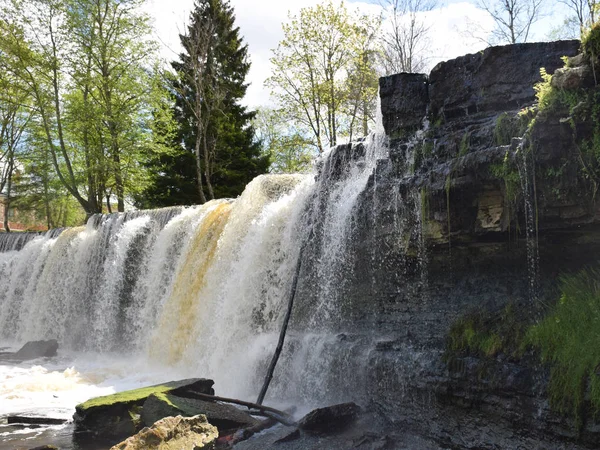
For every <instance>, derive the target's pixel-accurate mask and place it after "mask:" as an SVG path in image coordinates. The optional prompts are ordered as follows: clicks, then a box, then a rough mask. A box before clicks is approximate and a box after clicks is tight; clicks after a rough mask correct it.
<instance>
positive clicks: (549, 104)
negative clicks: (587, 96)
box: [533, 67, 582, 113]
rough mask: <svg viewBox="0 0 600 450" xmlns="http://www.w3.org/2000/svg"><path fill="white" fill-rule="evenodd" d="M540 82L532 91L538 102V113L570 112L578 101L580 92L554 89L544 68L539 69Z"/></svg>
mask: <svg viewBox="0 0 600 450" xmlns="http://www.w3.org/2000/svg"><path fill="white" fill-rule="evenodd" d="M540 75H541V76H542V81H541V82H539V83H537V84H536V85H535V86H534V87H533V89H534V90H535V96H536V98H537V100H538V110H539V112H540V113H547V112H552V111H557V110H563V109H565V110H571V109H572V108H574V107H575V106H577V104H578V103H579V101H580V98H581V95H582V92H581V91H579V90H575V91H573V90H566V89H556V88H554V87H552V84H551V80H552V75H550V74H549V73H548V72H546V69H545V68H543V67H542V68H541V69H540Z"/></svg>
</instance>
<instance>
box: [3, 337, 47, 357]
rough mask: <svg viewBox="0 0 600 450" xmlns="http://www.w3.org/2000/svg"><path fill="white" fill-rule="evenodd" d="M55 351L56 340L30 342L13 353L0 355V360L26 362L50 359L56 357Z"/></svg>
mask: <svg viewBox="0 0 600 450" xmlns="http://www.w3.org/2000/svg"><path fill="white" fill-rule="evenodd" d="M57 350H58V342H57V341H56V339H50V340H47V341H30V342H27V343H26V344H25V345H24V346H23V347H21V348H20V349H19V350H18V351H16V352H14V353H13V352H2V353H0V360H2V359H4V360H11V361H28V360H30V359H36V358H51V357H53V356H56V351H57Z"/></svg>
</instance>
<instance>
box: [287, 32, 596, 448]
mask: <svg viewBox="0 0 600 450" xmlns="http://www.w3.org/2000/svg"><path fill="white" fill-rule="evenodd" d="M579 47H580V44H579V42H578V41H560V42H552V43H537V44H518V45H513V46H504V47H492V48H488V49H486V50H485V51H483V52H480V53H478V54H473V55H466V56H463V57H460V58H457V59H455V60H452V61H447V62H444V63H441V64H439V65H437V66H436V67H435V68H434V69H433V71H432V72H431V73H430V74H429V75H424V74H406V73H403V74H397V75H393V76H390V77H386V78H382V79H381V80H380V95H381V105H382V114H383V123H384V126H385V131H386V134H387V136H388V139H389V149H390V152H389V158H381V159H380V160H379V161H378V163H377V165H376V167H375V170H374V173H373V175H372V176H371V178H370V179H369V183H368V186H367V189H366V190H365V191H364V192H363V193H362V195H361V198H360V205H361V206H360V207H359V208H358V212H357V213H356V217H355V219H354V220H355V222H354V224H355V226H353V227H352V230H351V232H352V234H353V239H352V242H354V244H353V246H354V248H352V249H349V250H348V252H347V258H346V264H345V266H344V267H345V268H344V270H345V271H346V275H347V276H346V277H345V279H346V280H348V279H349V280H351V281H346V282H344V283H340V284H339V285H338V286H336V288H337V289H338V291H339V294H338V296H339V297H340V298H341V299H343V301H342V302H341V305H342V306H341V307H340V310H339V311H337V313H338V317H340V318H341V319H340V320H339V322H338V323H337V326H338V329H339V333H340V334H339V335H338V337H337V341H336V343H335V344H334V345H336V346H337V347H338V348H342V349H345V350H343V351H342V352H341V353H342V354H343V355H345V356H344V357H340V358H339V361H338V362H337V363H336V364H334V365H333V366H332V367H331V370H330V373H329V374H328V375H327V376H326V377H324V378H323V379H322V383H323V384H322V389H323V392H324V395H325V394H326V393H327V392H328V391H329V390H330V388H331V387H332V386H337V387H338V388H339V386H340V385H342V386H346V388H347V392H352V394H353V396H359V395H360V396H361V397H362V401H363V403H365V404H368V408H369V410H370V411H376V412H377V413H378V414H381V415H382V416H383V417H384V418H385V419H386V420H387V421H388V422H387V423H388V424H393V427H394V428H395V429H396V430H397V429H403V430H406V431H410V432H414V433H417V434H418V435H420V436H425V437H427V438H428V439H432V440H433V441H435V442H437V444H438V445H440V446H442V447H445V448H447V447H451V448H486V449H487V448H490V449H491V448H531V449H533V448H554V449H559V448H570V449H572V448H595V447H596V446H597V442H598V439H600V425H599V424H598V422H596V421H595V420H594V418H593V416H592V414H584V415H583V417H579V418H574V417H573V416H572V415H569V414H566V413H564V412H562V413H559V412H557V410H556V408H553V407H551V405H550V402H549V395H548V380H549V368H548V367H547V366H545V365H542V364H541V363H540V358H539V354H537V353H536V352H535V350H532V349H525V348H520V349H519V348H517V347H519V344H518V342H517V341H518V338H519V336H521V335H522V334H523V333H524V332H525V331H524V330H525V329H526V327H528V326H530V325H531V324H533V323H535V322H536V321H537V320H539V319H540V318H541V317H543V315H544V314H545V313H546V311H547V309H548V307H549V306H551V305H552V304H554V303H555V302H556V301H557V298H558V293H557V280H558V275H561V274H564V273H570V272H574V271H577V270H579V269H581V268H583V267H586V266H588V265H590V264H592V263H594V262H595V261H596V259H597V258H596V256H595V255H596V252H597V251H599V250H600V239H598V237H600V234H599V232H600V226H599V223H598V208H597V204H596V201H595V196H596V190H597V187H596V183H595V181H594V176H592V175H590V173H592V171H591V170H590V167H589V165H590V164H589V163H588V164H587V165H586V160H585V155H584V156H582V150H581V149H582V148H583V147H582V145H583V144H582V143H583V142H590V140H592V138H593V136H592V134H593V132H592V129H593V128H594V123H595V122H594V121H595V115H594V114H593V113H592V112H591V110H593V109H594V108H595V104H594V103H593V102H594V101H595V100H592V103H591V104H590V102H589V101H588V102H587V103H586V102H581V101H577V99H576V98H575V97H576V96H575V95H571V93H574V92H579V93H581V92H583V91H585V90H586V89H587V90H589V91H592V90H594V89H595V88H594V86H595V83H594V79H593V77H592V72H593V68H594V66H593V64H594V61H593V60H590V58H589V57H585V55H580V56H578V57H576V55H577V54H578V53H579ZM565 57H568V60H566V59H565ZM565 61H567V67H566V68H562V67H563V65H564V63H565ZM540 68H545V71H543V72H542V73H541V72H540ZM555 72H556V73H557V75H556V76H555V77H554V81H552V82H550V75H551V74H553V73H555ZM543 81H545V82H546V83H545V84H540V85H538V87H537V88H535V89H534V86H535V85H536V83H541V82H543ZM550 83H552V89H554V91H553V92H552V95H555V96H557V98H558V96H564V98H565V99H567V100H568V101H566V100H565V101H562V103H561V101H559V100H556V101H555V100H552V102H550V100H551V99H550V95H547V96H546V97H545V98H544V100H543V101H542V100H540V104H539V105H538V99H541V98H542V96H543V95H544V94H547V92H543V91H544V89H550V87H549V86H550ZM536 93H537V97H536ZM560 98H561V99H562V98H563V97H560ZM589 98H591V97H589ZM594 98H595V97H594ZM563 100H564V99H563ZM569 102H570V103H569ZM542 103H543V105H542ZM550 103H552V104H551V105H550ZM586 108H587V112H586V113H581V114H579V115H578V116H576V114H577V110H578V109H580V110H586ZM333 151H334V152H335V154H334V157H332V158H330V159H329V166H328V167H326V168H322V170H321V175H320V176H321V177H327V178H328V179H329V181H330V182H331V181H334V182H335V180H336V177H342V176H343V173H344V167H345V165H347V162H348V161H349V160H352V159H354V160H356V159H360V158H362V157H364V152H365V145H364V144H350V145H345V146H339V147H338V148H336V149H334V150H333ZM586 167H587V168H586ZM311 245H312V246H318V245H319V243H318V242H314V241H312V242H311V243H309V247H310V246H311ZM310 254H311V252H310V251H307V252H306V254H305V258H304V259H305V261H304V262H305V264H304V265H303V267H304V268H303V275H302V280H303V281H304V283H302V282H301V283H300V286H301V287H300V290H301V291H302V292H301V296H302V297H303V299H304V302H302V303H301V304H302V305H304V306H299V307H298V309H299V312H297V314H296V319H297V321H296V323H297V326H299V325H298V324H299V323H300V322H301V317H302V316H303V314H304V312H303V310H302V308H305V309H307V308H308V309H310V308H311V307H314V304H311V301H310V296H311V294H310V292H309V289H308V288H307V289H304V290H302V285H306V286H312V285H314V283H318V280H319V275H318V273H315V272H314V271H313V270H312V269H311V267H314V264H313V265H311V264H310V262H311V261H310ZM306 255H308V256H306ZM465 324H468V326H467V325H465ZM461 327H462V328H461ZM465 330H466V331H465ZM478 330H479V331H478ZM467 331H468V332H470V333H479V332H481V333H488V334H489V336H491V337H493V338H494V339H496V340H495V341H493V342H492V343H491V344H490V345H489V346H488V347H486V349H485V350H483V351H482V350H481V349H475V348H472V347H469V344H468V343H465V342H467V340H466V339H467V338H465V337H464V334H465V333H466V332H467ZM492 331H493V336H492ZM461 339H462V341H461ZM463 341H464V342H463ZM461 342H463V344H461ZM486 345H487V344H486ZM357 386H360V387H361V389H357ZM362 387H364V389H363V388H362ZM342 391H343V390H342ZM339 400H341V399H339ZM386 448H387V447H386Z"/></svg>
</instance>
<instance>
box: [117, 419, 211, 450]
mask: <svg viewBox="0 0 600 450" xmlns="http://www.w3.org/2000/svg"><path fill="white" fill-rule="evenodd" d="M218 435H219V432H218V431H217V428H216V427H214V426H213V425H211V424H209V423H208V421H207V420H206V417H205V416H203V415H199V416H194V417H181V416H176V417H166V418H164V419H161V420H159V421H158V422H156V423H155V424H154V425H152V426H151V427H149V428H148V427H147V428H144V429H142V430H141V431H140V432H139V433H137V434H136V435H135V436H131V437H130V438H128V439H126V440H125V441H123V442H121V443H120V444H117V445H115V446H113V447H112V448H111V450H184V449H185V450H200V449H213V448H214V445H213V444H214V442H215V441H216V439H217V437H218Z"/></svg>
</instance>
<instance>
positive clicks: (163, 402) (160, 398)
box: [141, 393, 259, 434]
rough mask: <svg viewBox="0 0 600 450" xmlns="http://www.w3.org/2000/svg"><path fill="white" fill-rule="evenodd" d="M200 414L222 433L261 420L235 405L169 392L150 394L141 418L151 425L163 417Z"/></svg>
mask: <svg viewBox="0 0 600 450" xmlns="http://www.w3.org/2000/svg"><path fill="white" fill-rule="evenodd" d="M198 414H203V415H205V416H206V418H207V419H208V421H209V423H211V424H212V425H214V426H216V427H217V428H218V429H219V431H220V432H221V434H225V433H227V432H230V431H232V430H237V429H239V428H245V427H252V426H255V425H258V424H259V420H257V419H255V418H254V417H252V416H251V415H250V414H248V413H246V412H244V411H242V410H240V409H238V408H236V407H235V406H231V405H224V404H222V403H216V402H211V401H206V400H199V399H194V398H185V397H179V396H177V395H173V394H169V393H156V394H152V395H150V396H149V397H148V398H147V399H146V401H145V402H144V404H143V406H142V411H141V420H142V423H143V425H145V426H150V425H152V424H153V423H154V422H156V421H158V420H160V419H162V418H163V417H167V416H184V417H188V416H196V415H198Z"/></svg>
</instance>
